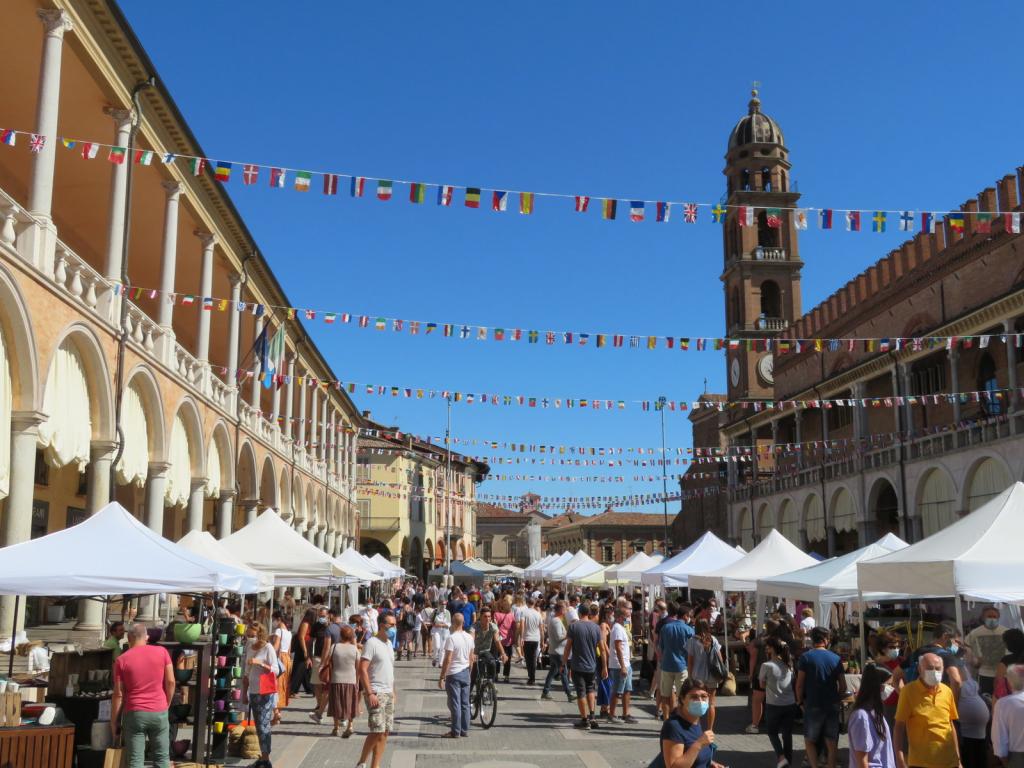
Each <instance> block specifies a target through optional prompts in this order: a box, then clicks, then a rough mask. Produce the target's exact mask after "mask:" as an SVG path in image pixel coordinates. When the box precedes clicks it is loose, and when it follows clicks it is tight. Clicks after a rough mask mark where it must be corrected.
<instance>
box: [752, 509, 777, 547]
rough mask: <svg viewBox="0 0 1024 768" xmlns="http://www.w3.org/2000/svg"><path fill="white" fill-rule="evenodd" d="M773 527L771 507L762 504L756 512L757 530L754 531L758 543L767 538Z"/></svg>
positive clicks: (773, 518) (773, 517)
mask: <svg viewBox="0 0 1024 768" xmlns="http://www.w3.org/2000/svg"><path fill="white" fill-rule="evenodd" d="M774 527H775V514H774V512H773V511H772V508H771V505H769V504H768V502H764V503H763V504H762V505H761V506H760V507H759V508H758V510H757V528H756V529H755V536H756V538H757V540H758V541H760V540H761V539H763V538H764V537H765V536H767V535H768V534H769V532H771V530H772V528H774Z"/></svg>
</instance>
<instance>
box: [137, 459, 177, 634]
mask: <svg viewBox="0 0 1024 768" xmlns="http://www.w3.org/2000/svg"><path fill="white" fill-rule="evenodd" d="M170 468H171V465H170V464H169V463H167V462H163V461H160V462H157V461H151V462H150V463H149V475H148V476H147V477H146V500H145V517H146V519H145V523H146V527H147V528H149V529H150V530H151V531H153V532H154V533H156V534H157V535H158V536H163V535H164V494H165V493H166V490H167V470H169V469H170ZM159 610H160V600H159V599H158V598H157V597H156V596H155V595H147V596H144V597H142V598H140V600H139V620H140V621H154V620H156V619H157V618H159V616H158V613H159Z"/></svg>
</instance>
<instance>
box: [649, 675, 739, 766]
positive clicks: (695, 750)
mask: <svg viewBox="0 0 1024 768" xmlns="http://www.w3.org/2000/svg"><path fill="white" fill-rule="evenodd" d="M710 704H711V690H710V687H709V686H708V685H706V684H705V683H704V682H703V681H701V680H697V679H696V678H692V677H691V678H688V679H687V680H686V681H685V682H683V685H682V687H681V688H680V689H679V705H678V706H677V707H676V708H675V710H673V712H672V714H671V715H670V716H669V718H668V720H666V721H665V724H664V725H662V726H661V740H660V744H661V752H660V753H658V756H657V757H656V758H654V760H653V761H651V763H650V765H649V766H648V768H723V767H722V766H721V765H719V764H718V763H716V762H714V761H713V760H712V758H713V757H714V755H715V733H714V731H712V730H711V729H708V730H706V731H704V730H701V726H700V719H701V718H702V717H704V715H706V714H707V711H708V706H709V705H710Z"/></svg>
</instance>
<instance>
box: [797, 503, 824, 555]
mask: <svg viewBox="0 0 1024 768" xmlns="http://www.w3.org/2000/svg"><path fill="white" fill-rule="evenodd" d="M800 530H802V531H804V533H805V534H806V536H807V545H808V547H809V548H810V549H815V550H819V549H822V548H826V549H827V542H828V537H827V535H826V533H825V507H824V505H822V503H821V496H819V495H818V494H816V493H812V494H810V495H808V497H807V498H806V499H805V500H804V508H803V512H802V515H801V521H800ZM815 545H817V547H816V546H815Z"/></svg>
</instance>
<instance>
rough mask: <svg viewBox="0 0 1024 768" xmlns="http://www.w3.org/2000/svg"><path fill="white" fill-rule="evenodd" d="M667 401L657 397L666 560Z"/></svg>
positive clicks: (664, 398) (666, 555) (663, 547)
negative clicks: (659, 412)
mask: <svg viewBox="0 0 1024 768" xmlns="http://www.w3.org/2000/svg"><path fill="white" fill-rule="evenodd" d="M667 402H668V400H667V398H666V397H665V396H664V395H662V396H661V397H659V398H658V410H660V411H661V505H662V514H663V515H664V516H665V538H664V539H663V540H662V541H663V546H662V549H663V550H664V555H665V559H666V560H668V470H667V468H666V458H665V457H666V452H665V405H666V403H667Z"/></svg>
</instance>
